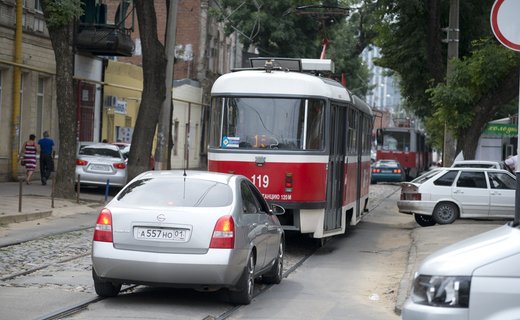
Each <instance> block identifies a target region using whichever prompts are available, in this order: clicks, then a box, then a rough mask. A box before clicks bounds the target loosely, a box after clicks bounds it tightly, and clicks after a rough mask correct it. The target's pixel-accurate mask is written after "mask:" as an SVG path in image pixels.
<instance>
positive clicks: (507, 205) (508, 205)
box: [397, 168, 516, 227]
mask: <svg viewBox="0 0 520 320" xmlns="http://www.w3.org/2000/svg"><path fill="white" fill-rule="evenodd" d="M515 190H516V179H515V176H513V175H512V174H511V173H509V172H508V171H506V170H499V169H485V168H439V169H434V170H432V171H430V172H428V173H426V174H424V175H422V176H420V177H418V178H416V179H414V180H412V181H411V182H403V183H402V184H401V199H400V200H398V201H397V207H398V208H399V212H401V213H405V214H413V215H414V217H415V221H417V223H418V224H419V225H421V226H424V227H426V226H432V225H434V224H436V223H438V224H449V223H453V222H454V221H455V220H456V219H457V218H513V217H514V214H515Z"/></svg>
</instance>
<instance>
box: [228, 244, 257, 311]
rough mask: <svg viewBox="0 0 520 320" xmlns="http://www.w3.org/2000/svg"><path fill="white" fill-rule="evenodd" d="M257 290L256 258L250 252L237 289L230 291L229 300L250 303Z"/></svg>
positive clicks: (234, 302)
mask: <svg viewBox="0 0 520 320" xmlns="http://www.w3.org/2000/svg"><path fill="white" fill-rule="evenodd" d="M254 290H255V258H254V256H253V253H251V254H250V256H249V258H248V260H247V265H246V267H245V268H244V272H243V273H242V276H241V277H240V279H239V280H238V284H237V288H236V290H231V291H230V292H229V300H230V301H231V303H233V304H249V303H251V300H253V292H254Z"/></svg>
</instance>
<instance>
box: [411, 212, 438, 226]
mask: <svg viewBox="0 0 520 320" xmlns="http://www.w3.org/2000/svg"><path fill="white" fill-rule="evenodd" d="M413 217H414V218H415V222H417V224H418V225H420V226H421V227H431V226H434V225H435V224H436V223H437V222H435V220H434V219H433V217H432V216H428V215H425V214H417V213H416V214H414V215H413Z"/></svg>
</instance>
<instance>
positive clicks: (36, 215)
mask: <svg viewBox="0 0 520 320" xmlns="http://www.w3.org/2000/svg"><path fill="white" fill-rule="evenodd" d="M51 215H52V210H47V211H39V212H31V213H17V214H7V215H1V216H0V224H9V223H18V222H24V221H32V220H38V219H43V218H47V217H50V216H51Z"/></svg>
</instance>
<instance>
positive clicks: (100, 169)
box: [90, 164, 110, 172]
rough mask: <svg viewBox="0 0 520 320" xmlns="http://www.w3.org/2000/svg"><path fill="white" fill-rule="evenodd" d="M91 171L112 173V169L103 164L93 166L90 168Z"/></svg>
mask: <svg viewBox="0 0 520 320" xmlns="http://www.w3.org/2000/svg"><path fill="white" fill-rule="evenodd" d="M90 169H91V170H95V171H107V172H108V171H110V167H109V166H105V165H102V164H93V165H91V166H90Z"/></svg>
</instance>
